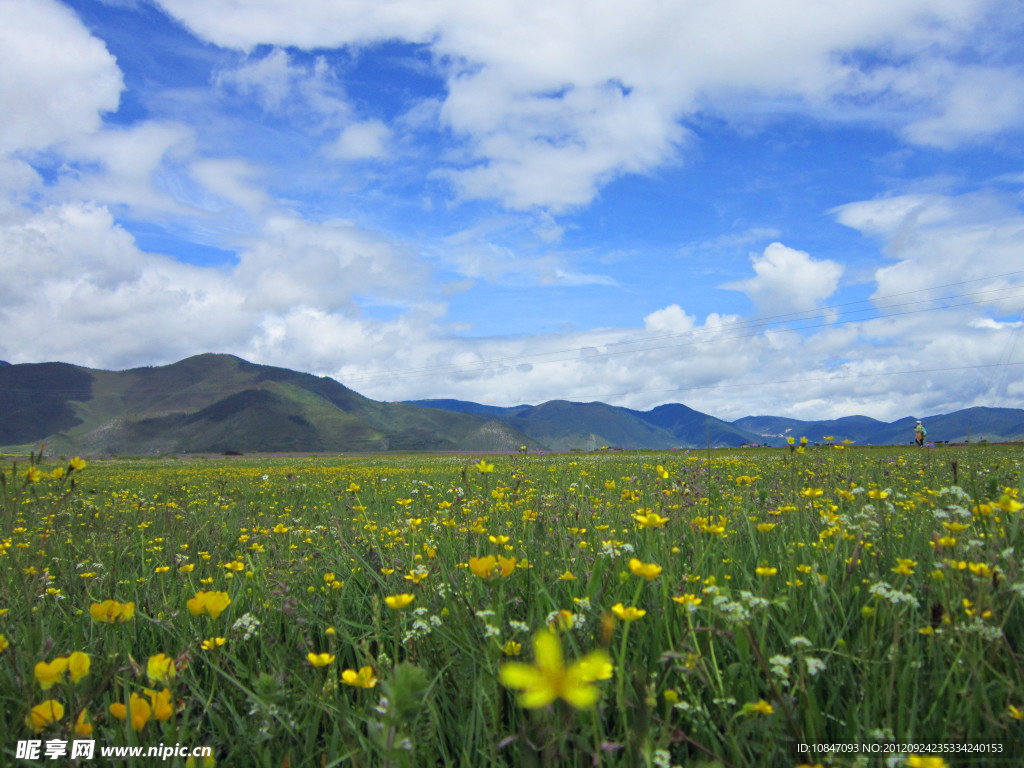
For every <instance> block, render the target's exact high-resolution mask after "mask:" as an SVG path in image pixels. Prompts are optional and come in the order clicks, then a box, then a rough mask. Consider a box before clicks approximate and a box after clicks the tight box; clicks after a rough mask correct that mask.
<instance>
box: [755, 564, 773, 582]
mask: <svg viewBox="0 0 1024 768" xmlns="http://www.w3.org/2000/svg"><path fill="white" fill-rule="evenodd" d="M778 572H779V569H778V568H771V567H769V566H767V565H759V566H758V567H757V568H755V569H754V573H756V574H757V575H758V576H764V577H765V578H766V579H767V578H768V577H769V576H774V575H775V574H776V573H778Z"/></svg>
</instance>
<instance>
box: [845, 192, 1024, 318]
mask: <svg viewBox="0 0 1024 768" xmlns="http://www.w3.org/2000/svg"><path fill="white" fill-rule="evenodd" d="M834 213H835V215H836V218H837V220H838V221H839V222H840V223H842V224H845V225H846V226H848V227H852V228H853V229H856V230H859V231H860V232H863V233H864V234H865V235H869V236H871V237H873V238H877V239H878V240H880V241H881V243H882V245H883V249H884V252H885V253H886V254H887V255H888V256H889V258H890V259H892V260H893V262H894V263H893V264H890V265H888V266H884V267H881V268H879V269H878V270H877V271H876V272H875V281H876V283H877V290H876V292H875V296H876V297H885V296H892V295H900V294H905V293H907V292H908V291H927V292H926V293H923V294H922V295H921V296H920V297H919V298H926V299H932V300H936V301H938V300H940V299H943V298H944V297H946V296H953V297H957V296H963V297H964V298H959V299H954V301H956V302H963V301H968V302H969V303H975V304H977V305H978V306H983V307H988V308H991V309H993V310H994V311H997V312H1000V313H1002V314H1012V313H1016V312H1020V311H1022V310H1024V298H1022V296H1021V294H1022V293H1024V279H1022V277H1024V275H1021V274H1019V272H1018V271H1019V270H1020V254H1021V251H1022V249H1024V213H1022V212H1021V210H1020V208H1019V203H1018V201H1017V200H1016V199H1014V198H1013V197H1012V196H1011V195H1008V194H1003V195H996V194H994V193H992V192H985V193H974V194H964V195H960V196H951V195H901V196H895V197H886V198H880V199H878V200H866V201H862V202H858V203H851V204H849V205H844V206H841V207H839V208H837V209H835V211H834ZM1010 273H1017V274H1010ZM1003 275H1005V276H1004V277H1000V276H1003ZM950 284H954V285H950ZM880 303H883V304H889V303H891V302H883V301H882V300H881V299H880Z"/></svg>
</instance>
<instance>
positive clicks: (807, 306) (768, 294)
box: [722, 243, 843, 315]
mask: <svg viewBox="0 0 1024 768" xmlns="http://www.w3.org/2000/svg"><path fill="white" fill-rule="evenodd" d="M750 261H751V262H752V263H753V265H754V273H755V276H754V277H751V278H748V279H746V280H739V281H736V282H733V283H728V284H726V285H723V286H722V287H723V288H728V289H730V290H734V291H743V293H745V294H747V296H748V297H749V298H750V300H751V301H753V302H754V304H756V305H757V308H758V309H759V310H760V311H761V312H762V313H763V314H765V315H783V314H788V313H793V312H806V311H808V310H812V309H815V308H816V307H817V306H818V305H819V303H820V302H821V301H823V300H825V299H827V298H828V297H829V296H831V295H832V294H833V293H835V291H836V288H838V287H839V278H840V277H842V274H843V265H842V264H838V263H836V262H834V261H830V260H829V259H821V260H817V259H812V258H811V256H810V254H808V253H805V252H804V251H797V250H794V249H793V248H787V247H786V246H785V245H783V244H782V243H772V244H771V245H769V246H768V247H767V248H765V249H764V252H763V253H762V254H761V255H759V256H757V255H755V256H751V257H750Z"/></svg>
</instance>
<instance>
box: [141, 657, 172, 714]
mask: <svg viewBox="0 0 1024 768" xmlns="http://www.w3.org/2000/svg"><path fill="white" fill-rule="evenodd" d="M177 674H178V670H177V668H176V667H175V665H174V659H172V658H171V657H170V656H168V655H166V654H163V653H158V654H156V655H155V656H150V657H149V661H148V662H147V663H146V677H148V678H149V679H150V680H153V681H154V682H157V683H169V682H170V681H171V680H173V679H174V677H175V675H177ZM133 717H134V715H133ZM136 730H138V729H137V728H136Z"/></svg>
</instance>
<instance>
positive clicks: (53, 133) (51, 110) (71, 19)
mask: <svg viewBox="0 0 1024 768" xmlns="http://www.w3.org/2000/svg"><path fill="white" fill-rule="evenodd" d="M2 10H3V24H0V104H3V109H2V110H0V152H13V151H16V150H39V149H44V148H46V147H48V146H50V145H51V144H54V143H56V142H59V141H63V140H66V139H73V138H76V137H79V136H81V135H83V134H87V133H89V132H91V131H94V130H96V129H98V128H99V127H100V125H101V120H102V115H103V114H104V113H106V112H112V111H114V110H116V109H117V107H118V103H119V100H120V95H121V90H122V88H123V87H124V84H123V81H122V77H121V71H120V70H119V69H118V67H117V62H116V61H115V59H114V57H113V56H112V55H111V54H110V52H109V51H108V50H107V47H106V45H105V44H104V43H103V41H101V40H99V39H97V38H95V37H93V36H92V35H91V34H89V32H88V30H87V29H86V28H85V27H84V26H83V25H82V23H81V22H80V21H79V20H78V18H77V17H76V16H75V14H74V13H73V12H72V11H71V10H70V9H68V8H67V6H65V5H62V4H61V3H58V2H56V1H55V0H4V3H3V9H2Z"/></svg>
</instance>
